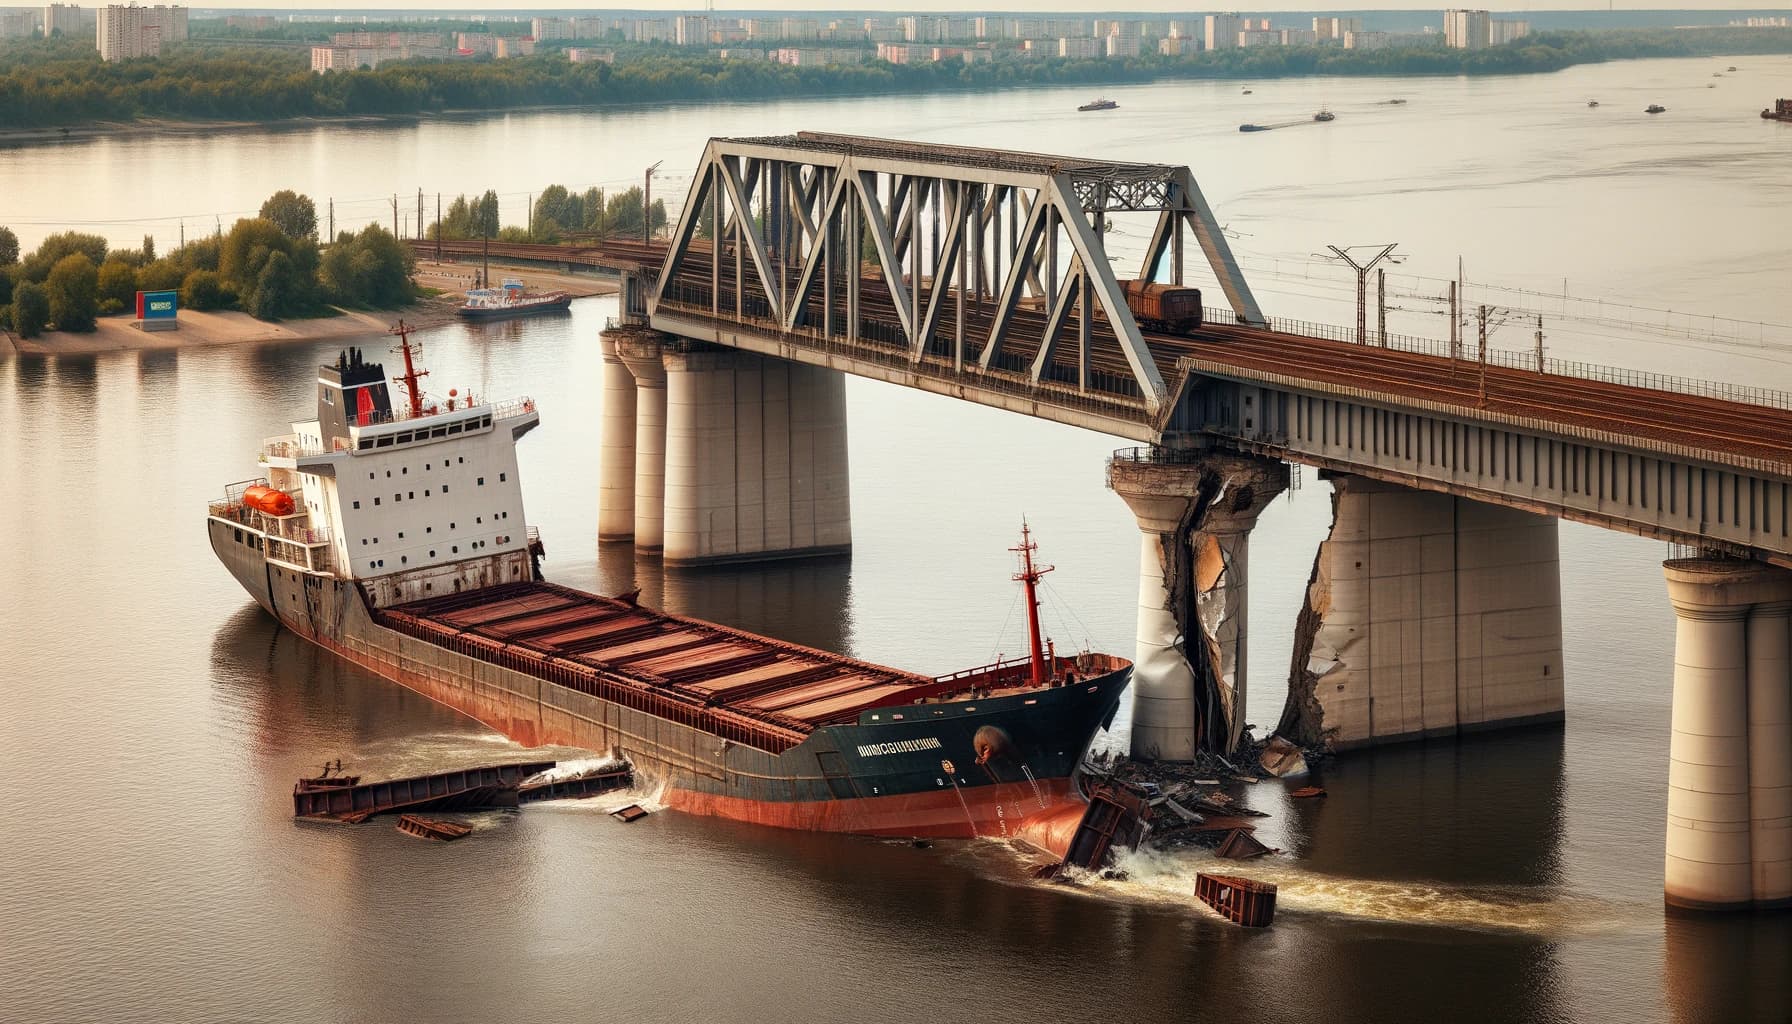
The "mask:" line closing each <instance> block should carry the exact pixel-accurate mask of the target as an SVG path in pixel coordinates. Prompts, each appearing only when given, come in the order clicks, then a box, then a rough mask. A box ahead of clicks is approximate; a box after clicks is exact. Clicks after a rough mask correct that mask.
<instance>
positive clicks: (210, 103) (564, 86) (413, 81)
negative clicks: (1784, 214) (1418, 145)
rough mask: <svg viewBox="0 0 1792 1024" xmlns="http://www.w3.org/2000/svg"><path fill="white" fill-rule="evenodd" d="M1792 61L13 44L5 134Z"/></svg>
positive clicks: (1565, 53)
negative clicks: (942, 57)
mask: <svg viewBox="0 0 1792 1024" xmlns="http://www.w3.org/2000/svg"><path fill="white" fill-rule="evenodd" d="M1789 52H1792V29H1726V28H1710V29H1698V30H1685V31H1675V30H1658V29H1643V30H1635V29H1626V30H1611V31H1601V32H1541V33H1536V34H1534V35H1531V36H1527V37H1525V38H1524V39H1522V40H1519V41H1518V42H1515V43H1511V44H1508V45H1505V46H1499V47H1491V48H1487V49H1482V50H1447V49H1444V48H1442V47H1421V48H1397V49H1386V50H1342V49H1337V48H1335V47H1318V46H1310V47H1307V46H1286V47H1283V46H1267V47H1246V48H1233V49H1226V50H1216V51H1212V52H1204V53H1198V54H1193V55H1188V56H1181V57H1165V56H1159V55H1156V54H1149V55H1144V56H1140V57H1131V58H1124V59H1113V60H1060V59H1057V58H1037V59H1028V60H998V61H993V62H988V63H981V64H970V65H967V64H960V63H957V62H952V61H944V62H940V63H934V64H900V65H897V64H889V63H885V62H882V61H875V60H873V61H867V62H866V63H863V64H853V65H842V66H828V67H797V66H791V65H785V64H775V63H770V62H766V61H722V60H719V59H716V58H712V57H709V56H706V55H701V54H690V53H686V52H680V51H676V50H670V49H667V50H664V51H662V52H648V51H644V52H643V53H642V54H641V55H639V56H636V57H632V58H630V59H619V60H618V62H617V63H616V64H615V65H610V64H605V63H601V62H598V63H585V64H573V63H571V62H569V61H567V60H566V59H565V57H564V56H563V55H561V54H559V53H544V54H538V55H536V56H532V57H519V58H512V59H508V60H492V59H488V58H480V59H453V60H413V61H401V62H395V63H391V64H386V65H382V66H381V67H379V68H377V69H374V70H359V71H333V72H330V73H328V74H322V75H318V74H312V73H311V71H310V70H309V63H308V60H307V56H306V54H305V53H304V52H303V51H302V50H298V49H290V50H288V49H277V48H272V47H256V48H246V47H241V46H233V45H230V44H226V43H219V42H202V43H188V44H182V45H179V46H174V47H170V48H169V50H168V51H167V52H165V54H164V55H163V56H162V57H160V58H154V59H147V58H146V59H140V60H127V61H115V62H103V61H101V60H100V59H99V56H98V54H97V53H96V52H95V51H94V50H93V48H92V47H91V45H88V44H86V43H85V42H83V41H75V40H63V39H50V40H24V41H11V42H9V43H6V44H0V127H8V126H10V127H55V126H69V125H78V124H83V123H89V122H93V121H108V120H110V121H126V120H131V119H135V118H143V117H158V118H180V119H220V118H225V119H243V120H269V119H279V118H289V117H328V116H338V115H403V114H420V113H427V112H434V111H443V110H493V109H502V108H508V107H517V106H533V105H549V104H560V105H580V106H595V105H613V104H633V103H657V102H674V101H697V100H740V99H763V98H773V97H781V96H817V95H844V94H866V93H871V94H876V93H915V92H930V91H942V90H959V89H990V88H1003V87H1015V86H1032V85H1054V84H1058V85H1061V84H1079V83H1081V84H1089V85H1096V84H1112V83H1124V82H1143V81H1150V80H1154V79H1161V78H1257V79H1263V78H1272V77H1286V76H1298V75H1320V74H1323V75H1407V74H1415V75H1439V74H1471V75H1478V74H1508V73H1520V72H1535V71H1555V70H1559V69H1561V68H1565V67H1569V66H1571V65H1574V64H1585V63H1592V62H1599V61H1607V60H1619V59H1629V58H1639V57H1688V56H1709V55H1717V54H1725V55H1740V54H1754V53H1789Z"/></svg>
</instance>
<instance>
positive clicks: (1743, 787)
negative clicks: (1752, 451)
mask: <svg viewBox="0 0 1792 1024" xmlns="http://www.w3.org/2000/svg"><path fill="white" fill-rule="evenodd" d="M1662 569H1663V572H1664V574H1665V575H1666V577H1667V585H1668V599H1669V600H1670V601H1672V602H1673V605H1674V615H1675V618H1676V620H1677V621H1676V628H1675V634H1674V713H1673V714H1674V721H1673V735H1672V738H1671V740H1670V741H1669V748H1668V822H1667V868H1666V875H1665V890H1666V898H1667V902H1668V903H1669V904H1671V905H1673V906H1677V907H1688V908H1693V909H1746V908H1749V907H1752V906H1758V907H1771V906H1787V905H1792V807H1788V804H1787V801H1788V798H1789V797H1792V716H1788V715H1787V714H1786V711H1787V708H1788V705H1789V703H1792V697H1789V696H1788V688H1789V687H1792V677H1789V676H1788V659H1789V656H1792V650H1789V644H1792V635H1789V630H1788V616H1789V615H1792V574H1788V573H1786V572H1785V571H1783V570H1779V569H1774V568H1770V567H1768V566H1764V565H1760V564H1757V563H1752V562H1746V561H1740V560H1737V561H1731V560H1722V559H1703V558H1698V559H1674V560H1670V561H1668V562H1665V563H1663V566H1662ZM1757 710H1758V712H1759V719H1758V720H1757V717H1756V713H1757ZM1757 748H1758V749H1757Z"/></svg>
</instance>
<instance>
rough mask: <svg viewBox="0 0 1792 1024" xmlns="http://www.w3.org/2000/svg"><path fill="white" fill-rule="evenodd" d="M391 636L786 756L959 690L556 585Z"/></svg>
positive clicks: (407, 615)
mask: <svg viewBox="0 0 1792 1024" xmlns="http://www.w3.org/2000/svg"><path fill="white" fill-rule="evenodd" d="M376 617H377V618H378V620H379V621H380V622H381V624H382V625H386V626H390V627H392V628H396V629H399V630H401V631H403V632H405V633H409V634H411V635H413V636H417V637H420V638H423V639H427V640H432V641H435V642H439V643H442V644H444V645H445V646H448V647H450V648H452V649H455V650H458V651H460V652H461V653H464V654H470V655H472V656H474V657H478V658H480V659H482V660H485V661H491V662H495V663H498V664H502V665H505V666H507V667H510V668H514V669H518V670H521V671H525V672H528V673H530V674H532V675H536V676H539V677H541V678H545V679H549V680H551V681H554V682H558V683H562V684H563V685H568V686H572V687H573V688H575V689H579V690H582V691H586V692H590V693H593V694H595V695H596V696H600V697H604V698H605V699H609V700H615V701H618V702H619V703H623V704H626V705H628V706H631V707H636V708H639V709H640V710H643V711H648V712H651V713H653V714H657V715H660V716H661V717H665V718H670V719H672V720H674V721H683V722H686V723H687V724H691V725H695V726H698V727H699V728H703V729H705V730H707V731H710V732H712V733H715V734H716V735H721V736H724V737H727V738H730V739H735V740H739V741H741V742H746V743H750V744H752V745H754V746H759V747H762V748H765V749H770V750H774V751H782V750H785V749H788V748H789V747H791V746H794V745H795V744H797V743H800V742H802V740H803V738H804V737H806V736H807V735H808V734H809V733H811V732H813V731H814V730H815V729H817V728H819V727H821V726H824V725H831V724H837V723H850V722H856V721H857V720H858V717H859V714H860V713H861V712H862V711H864V710H866V709H868V708H874V707H882V706H886V705H891V704H906V703H910V702H912V701H914V700H916V699H917V698H922V697H930V696H936V695H938V694H939V693H940V692H941V691H942V690H943V689H946V688H950V687H951V686H952V685H953V684H951V683H945V682H942V681H941V680H937V679H934V678H933V677H930V676H924V675H919V674H916V673H913V672H904V671H901V670H900V669H894V668H889V667H886V666H883V665H875V664H871V663H869V662H863V661H857V660H855V659H852V658H847V657H844V656H842V655H838V654H831V653H829V652H827V651H821V650H816V649H815V648H812V647H803V646H801V645H798V644H791V643H785V642H783V641H780V640H773V639H770V638H768V637H763V636H758V635H756V634H753V633H747V632H744V631H741V630H735V629H729V628H728V627H726V626H720V625H717V624H715V623H712V622H704V621H702V620H699V619H690V618H685V617H682V616H678V615H671V614H668V613H666V612H662V611H657V610H654V609H651V608H645V607H642V606H640V605H637V604H634V603H633V602H631V601H628V600H624V599H621V598H608V597H599V596H597V595H595V594H587V593H584V592H583V591H578V590H572V589H569V588H567V587H561V586H556V585H554V584H551V583H541V582H525V583H509V584H503V585H500V586H495V587H488V588H485V589H481V590H477V591H470V592H465V593H460V594H448V595H443V596H441V597H434V598H427V599H425V600H422V601H416V602H412V603H410V604H405V605H399V606H396V607H393V608H388V609H385V610H382V611H378V612H376Z"/></svg>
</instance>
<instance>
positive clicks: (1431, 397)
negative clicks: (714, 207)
mask: <svg viewBox="0 0 1792 1024" xmlns="http://www.w3.org/2000/svg"><path fill="white" fill-rule="evenodd" d="M977 152H983V151H977ZM1023 155H1024V154H1023ZM427 244H428V243H425V245H427ZM444 244H445V245H451V246H457V247H460V246H470V247H471V248H473V249H475V250H476V249H477V247H478V246H479V244H480V243H478V242H473V243H464V242H463V243H444ZM696 244H697V245H701V244H702V243H696ZM512 248H518V249H519V250H527V251H526V252H521V251H519V252H518V253H517V254H516V255H517V256H519V257H520V258H527V259H542V258H545V257H544V255H543V252H544V250H551V249H553V248H555V247H546V246H522V247H512V246H509V245H499V244H497V243H494V244H493V245H492V255H493V256H498V257H500V258H502V256H504V255H509V254H510V250H511V249H512ZM666 248H667V247H666V245H665V243H663V242H641V241H628V240H608V241H605V242H604V243H602V244H601V245H589V246H573V247H561V252H563V253H564V259H565V260H566V261H568V262H578V263H588V264H592V265H611V266H613V265H628V266H634V267H640V268H644V269H651V268H657V267H658V266H659V265H660V264H662V263H663V261H664V259H665V254H666ZM463 251H464V250H463ZM694 262H696V263H702V262H703V261H702V260H697V261H694ZM790 275H791V277H792V278H793V279H794V276H795V271H794V269H792V270H791V271H790ZM674 284H675V285H676V286H678V287H682V288H684V289H688V290H694V291H695V292H700V293H701V295H702V298H703V305H704V306H705V307H706V306H707V304H708V302H707V300H708V288H709V285H710V281H709V277H708V275H707V274H706V273H701V272H699V271H698V270H697V269H695V268H693V267H692V266H691V265H690V264H687V265H686V269H685V271H684V272H683V273H682V274H681V275H680V276H679V278H678V279H677V281H676V282H674ZM862 290H863V309H864V319H865V322H866V326H867V327H868V328H871V329H870V330H862V332H861V333H862V334H864V335H865V338H864V339H863V343H864V344H865V345H866V346H867V347H868V348H877V347H888V344H887V343H880V342H879V341H878V339H877V337H876V335H877V333H878V332H877V330H876V328H877V327H879V326H882V327H884V328H885V329H886V331H887V333H888V335H889V337H890V338H891V339H895V338H898V337H899V336H900V332H899V331H897V330H896V329H895V323H896V317H895V312H894V309H893V307H892V306H891V305H890V300H889V294H888V292H887V290H886V289H885V288H884V287H883V285H882V282H881V281H879V280H878V279H877V278H876V277H875V276H869V277H866V278H864V279H863V285H862ZM669 291H670V289H669ZM755 296H756V293H755V292H753V291H751V290H749V293H748V296H747V298H748V304H749V306H750V305H751V303H752V301H753V299H754V298H755ZM923 300H925V293H924V296H923ZM761 301H763V300H762V298H761ZM732 304H733V299H732V296H731V295H729V296H728V297H727V298H726V300H725V301H724V303H723V316H722V318H721V319H723V320H725V321H732V320H733V316H732V312H731V308H732ZM951 305H952V304H951V303H947V306H948V311H947V313H946V314H945V317H944V318H943V321H942V324H941V327H940V331H939V339H940V340H938V341H936V342H935V348H934V349H933V350H930V352H931V354H932V355H934V356H936V357H937V355H938V354H939V352H941V351H943V350H944V346H945V345H948V344H949V343H950V338H951V337H952V333H953V330H954V325H953V323H952V320H951V312H950V307H951ZM965 320H966V323H965V330H966V338H967V341H969V339H973V338H978V337H986V336H987V333H988V329H989V318H988V317H987V316H986V315H983V314H982V313H980V312H979V311H978V310H976V309H975V308H974V306H971V305H969V304H967V310H966V317H965ZM1044 324H1045V315H1044V313H1043V312H1040V311H1037V310H1023V311H1022V312H1021V313H1020V314H1018V316H1017V318H1016V322H1015V324H1014V326H1013V328H1012V329H1011V331H1010V340H1009V342H1008V349H1007V353H1008V354H1006V355H1004V357H1003V365H1002V366H1001V370H1003V371H1005V372H1006V373H1008V374H1010V375H1012V374H1013V373H1014V372H1016V369H1017V366H1024V365H1025V364H1027V363H1030V362H1031V359H1032V356H1033V353H1034V352H1035V351H1036V350H1037V348H1038V345H1039V335H1040V334H1041V333H1042V331H1043V329H1044ZM743 326H745V327H748V328H749V329H750V328H752V327H754V326H765V327H767V329H770V330H774V331H775V326H773V325H766V324H764V323H763V321H759V320H755V319H753V318H751V317H749V318H748V320H747V321H746V322H744V323H743ZM1075 331H1076V318H1075V316H1074V315H1073V316H1071V317H1070V318H1069V319H1068V320H1067V323H1066V326H1065V328H1064V332H1065V333H1064V335H1063V337H1065V338H1074V336H1075ZM1090 332H1091V335H1092V336H1093V337H1095V338H1096V339H1100V340H1108V339H1112V338H1113V332H1112V330H1111V328H1109V327H1108V325H1107V323H1106V321H1105V319H1104V318H1102V317H1100V316H1097V317H1096V318H1095V319H1094V320H1093V321H1092V322H1091V324H1090ZM1145 338H1146V340H1147V342H1148V343H1149V344H1150V348H1151V353H1152V356H1153V360H1154V362H1156V363H1157V365H1158V368H1159V371H1160V372H1161V373H1162V375H1163V377H1164V379H1165V380H1166V381H1172V382H1173V381H1177V380H1180V379H1181V375H1182V368H1181V366H1180V363H1181V361H1182V360H1183V359H1184V358H1188V359H1191V360H1193V361H1195V365H1196V366H1198V367H1199V369H1200V372H1204V373H1211V374H1216V375H1221V376H1235V377H1237V378H1238V379H1244V380H1249V379H1253V378H1256V379H1265V378H1266V377H1268V376H1274V377H1277V378H1281V379H1284V380H1292V381H1296V382H1310V383H1312V384H1315V385H1321V386H1328V387H1333V388H1353V389H1361V390H1363V391H1366V392H1370V393H1373V394H1376V395H1380V396H1385V397H1386V399H1387V401H1388V402H1389V403H1390V404H1393V405H1398V404H1400V402H1401V401H1402V400H1403V399H1404V400H1411V401H1422V402H1428V403H1432V404H1435V405H1442V406H1445V407H1448V408H1453V409H1456V410H1460V412H1461V414H1462V415H1463V416H1464V417H1465V418H1468V419H1474V418H1476V417H1477V416H1479V415H1482V414H1495V415H1505V416H1517V417H1525V418H1529V419H1534V420H1538V421H1541V422H1543V423H1546V424H1558V425H1561V426H1563V427H1570V428H1578V429H1582V430H1596V431H1604V432H1609V433H1612V434H1615V435H1620V436H1626V437H1637V438H1643V439H1648V440H1652V441H1656V442H1660V443H1663V444H1668V445H1675V446H1679V447H1682V448H1686V449H1694V450H1700V451H1709V452H1712V453H1722V454H1725V455H1730V456H1735V457H1738V458H1744V459H1757V460H1762V461H1765V462H1769V463H1777V464H1780V465H1782V466H1792V410H1785V409H1779V408H1774V407H1771V406H1763V405H1752V404H1748V403H1742V402H1732V401H1725V400H1722V399H1718V398H1711V397H1706V396H1701V395H1691V394H1683V393H1680V392H1675V391H1664V390H1657V389H1652V388H1643V387H1637V386H1634V385H1626V384H1615V383H1608V382H1602V381H1596V380H1590V379H1585V378H1580V377H1565V376H1554V375H1547V374H1539V373H1535V372H1530V371H1525V370H1518V369H1513V368H1510V367H1502V366H1492V365H1490V366H1488V367H1487V368H1486V381H1487V390H1486V397H1485V400H1483V399H1482V396H1481V373H1480V367H1479V365H1478V364H1477V363H1475V362H1472V361H1466V360H1450V359H1448V358H1445V357H1441V356H1434V355H1426V354H1421V353H1414V352H1404V351H1399V350H1395V349H1383V348H1376V347H1370V346H1363V345H1356V344H1351V343H1348V342H1341V341H1333V340H1329V339H1323V338H1312V337H1307V336H1303V335H1297V334H1287V333H1282V332H1279V331H1273V330H1269V329H1267V328H1258V327H1249V326H1243V325H1236V326H1235V325H1214V324H1209V325H1207V326H1205V327H1203V328H1201V329H1200V330H1198V331H1196V332H1194V333H1193V334H1192V335H1191V336H1186V337H1185V336H1179V335H1168V334H1153V333H1150V332H1147V333H1146V334H1145ZM1074 347H1075V346H1074V344H1064V343H1063V342H1060V345H1059V352H1058V357H1057V359H1055V360H1054V362H1053V367H1052V371H1051V372H1050V373H1048V375H1047V376H1048V379H1056V380H1059V381H1060V382H1062V381H1066V380H1074V379H1075V378H1074V372H1075V367H1074V365H1073V364H1072V363H1071V360H1072V359H1073V358H1074V356H1073V352H1072V350H1073V349H1074ZM1098 349H1099V351H1102V352H1110V353H1111V352H1113V351H1114V347H1113V346H1112V345H1102V346H1098ZM1092 369H1093V370H1094V371H1095V372H1096V373H1098V374H1103V375H1105V377H1106V378H1107V379H1109V380H1111V381H1113V382H1118V384H1119V385H1121V386H1124V385H1125V384H1126V383H1127V382H1129V381H1130V378H1131V373H1130V371H1129V370H1128V368H1127V367H1126V366H1125V365H1124V363H1123V362H1122V361H1121V360H1120V359H1119V358H1118V357H1117V356H1110V357H1108V358H1105V359H1104V358H1101V357H1100V356H1097V358H1095V359H1094V361H1093V363H1092ZM1113 397H1116V398H1123V396H1119V395H1116V396H1113Z"/></svg>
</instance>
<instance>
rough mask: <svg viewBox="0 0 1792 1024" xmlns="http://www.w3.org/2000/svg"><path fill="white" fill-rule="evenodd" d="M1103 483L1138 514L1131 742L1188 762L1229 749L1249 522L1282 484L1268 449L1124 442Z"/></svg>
mask: <svg viewBox="0 0 1792 1024" xmlns="http://www.w3.org/2000/svg"><path fill="white" fill-rule="evenodd" d="M1108 486H1109V487H1111V488H1113V489H1114V492H1115V493H1116V494H1118V495H1120V497H1121V498H1123V499H1125V501H1126V504H1127V507H1128V508H1130V509H1132V513H1133V515H1134V516H1135V517H1136V518H1137V519H1138V521H1139V531H1140V552H1139V633H1138V653H1137V656H1136V657H1135V658H1134V663H1133V694H1134V698H1133V724H1132V749H1133V753H1134V754H1135V755H1136V756H1139V757H1146V758H1151V759H1154V760H1167V761H1188V760H1192V759H1193V758H1194V756H1195V754H1196V752H1197V751H1207V752H1212V753H1222V754H1223V753H1227V752H1230V751H1231V750H1232V749H1233V748H1234V747H1236V746H1237V745H1238V740H1239V736H1240V734H1241V733H1242V731H1243V729H1244V697H1245V638H1246V632H1247V631H1246V623H1247V619H1248V615H1247V612H1248V601H1247V596H1248V594H1247V588H1248V585H1249V581H1250V576H1249V552H1250V533H1251V527H1253V526H1255V525H1256V523H1257V516H1258V515H1259V514H1260V513H1261V512H1262V511H1263V509H1264V507H1265V506H1266V505H1268V504H1269V502H1270V499H1272V498H1274V497H1275V496H1276V495H1278V494H1280V493H1282V492H1283V491H1285V490H1287V488H1288V467H1287V466H1286V465H1285V464H1283V463H1281V462H1277V461H1275V460H1272V459H1261V458H1254V457H1251V456H1240V455H1233V454H1228V453H1225V452H1209V451H1205V450H1202V449H1168V448H1127V449H1122V450H1121V451H1119V452H1116V453H1115V454H1114V457H1113V459H1112V460H1110V461H1109V463H1108Z"/></svg>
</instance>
